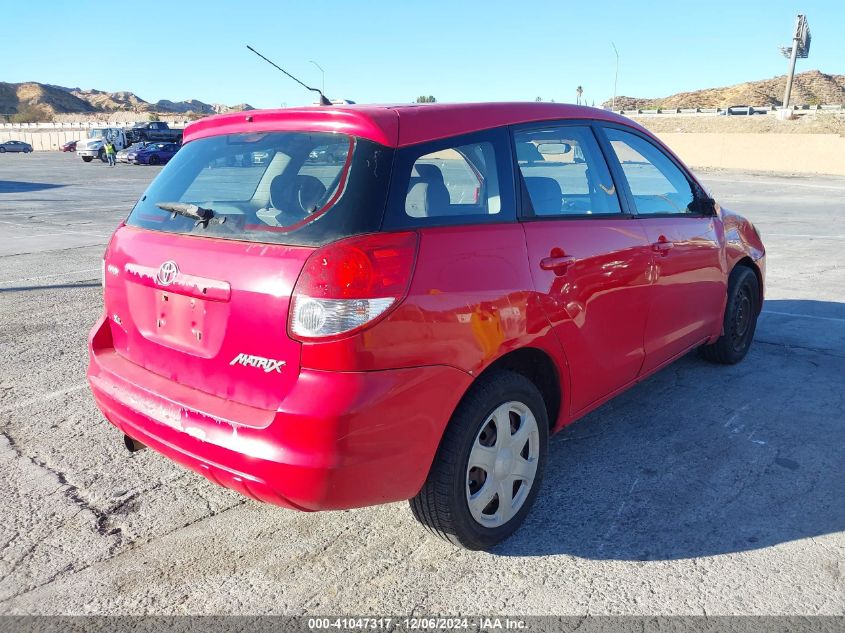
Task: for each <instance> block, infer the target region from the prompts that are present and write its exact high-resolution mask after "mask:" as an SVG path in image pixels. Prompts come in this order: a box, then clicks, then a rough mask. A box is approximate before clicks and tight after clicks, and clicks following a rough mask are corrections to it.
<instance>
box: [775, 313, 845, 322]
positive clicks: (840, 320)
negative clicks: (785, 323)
mask: <svg viewBox="0 0 845 633" xmlns="http://www.w3.org/2000/svg"><path fill="white" fill-rule="evenodd" d="M763 314H776V315H778V316H788V317H796V318H799V319H817V320H819V321H836V322H838V323H845V319H842V318H839V317H825V316H816V315H815V314H798V313H797V312H780V311H778V310H763Z"/></svg>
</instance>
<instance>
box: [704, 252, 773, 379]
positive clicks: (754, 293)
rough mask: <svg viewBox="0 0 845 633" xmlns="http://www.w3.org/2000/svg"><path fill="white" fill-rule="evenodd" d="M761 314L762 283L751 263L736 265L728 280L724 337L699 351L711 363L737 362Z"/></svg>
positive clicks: (748, 346)
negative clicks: (750, 265)
mask: <svg viewBox="0 0 845 633" xmlns="http://www.w3.org/2000/svg"><path fill="white" fill-rule="evenodd" d="M759 313H760V282H759V281H758V280H757V275H756V274H755V272H754V271H753V270H751V269H750V268H749V267H748V266H737V267H736V268H734V269H733V270H732V271H731V276H730V278H729V281H728V303H727V305H726V306H725V317H724V322H723V324H722V328H723V329H722V336H720V337H719V339H718V340H717V341H716V342H715V343H713V344H712V345H702V346H701V347H699V348H698V351H699V354H700V355H701V357H702V358H704V359H705V360H708V361H710V362H711V363H721V364H723V365H734V364H736V363H738V362H739V361H741V360H742V359H743V358H745V355H746V354H747V353H748V350H749V348H750V347H751V341H752V340H753V339H754V331H755V330H756V329H757V316H758V315H759Z"/></svg>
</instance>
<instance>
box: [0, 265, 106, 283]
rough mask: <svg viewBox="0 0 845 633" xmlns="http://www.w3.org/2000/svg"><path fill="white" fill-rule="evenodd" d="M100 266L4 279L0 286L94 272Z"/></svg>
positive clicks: (98, 269) (97, 270)
mask: <svg viewBox="0 0 845 633" xmlns="http://www.w3.org/2000/svg"><path fill="white" fill-rule="evenodd" d="M100 271H101V269H100V268H83V269H82V270H70V271H68V272H66V273H56V274H55V275H39V276H38V277H22V278H20V279H6V280H3V281H0V286H2V285H4V284H19V283H22V282H24V281H40V280H42V279H55V278H56V277H67V276H69V275H78V274H80V273H95V272H100Z"/></svg>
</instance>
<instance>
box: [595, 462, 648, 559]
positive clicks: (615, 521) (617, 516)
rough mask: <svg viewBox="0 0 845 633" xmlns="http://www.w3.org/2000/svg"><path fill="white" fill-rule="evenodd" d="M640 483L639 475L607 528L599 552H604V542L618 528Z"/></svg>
mask: <svg viewBox="0 0 845 633" xmlns="http://www.w3.org/2000/svg"><path fill="white" fill-rule="evenodd" d="M639 481H640V478H639V475H638V476H637V477H636V478H635V479H634V483H632V484H631V487H630V488H629V489H628V494H627V495H626V496H625V498H624V499H623V500H622V503H620V504H619V508H617V510H616V514H615V515H614V516H613V519H612V520H611V522H610V527H608V528H607V532H605V533H604V539H603V541H602V543H601V545H599V551H602V550H604V542H605V541H607V537H608V536H610V533H611V532H612V531H613V530H614V528H615V527H616V523H617V522H618V521H619V518H620V517H621V516H622V512H624V511H625V506H626V505H627V503H628V498H629V497H630V496H631V495H632V494H634V488H636V487H637V483H638V482H639Z"/></svg>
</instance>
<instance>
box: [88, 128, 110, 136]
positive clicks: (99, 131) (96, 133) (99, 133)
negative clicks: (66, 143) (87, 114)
mask: <svg viewBox="0 0 845 633" xmlns="http://www.w3.org/2000/svg"><path fill="white" fill-rule="evenodd" d="M105 132H106V131H105V130H103V129H101V128H94V129H93V130H91V131H90V132H88V138H103V134H105Z"/></svg>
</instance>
